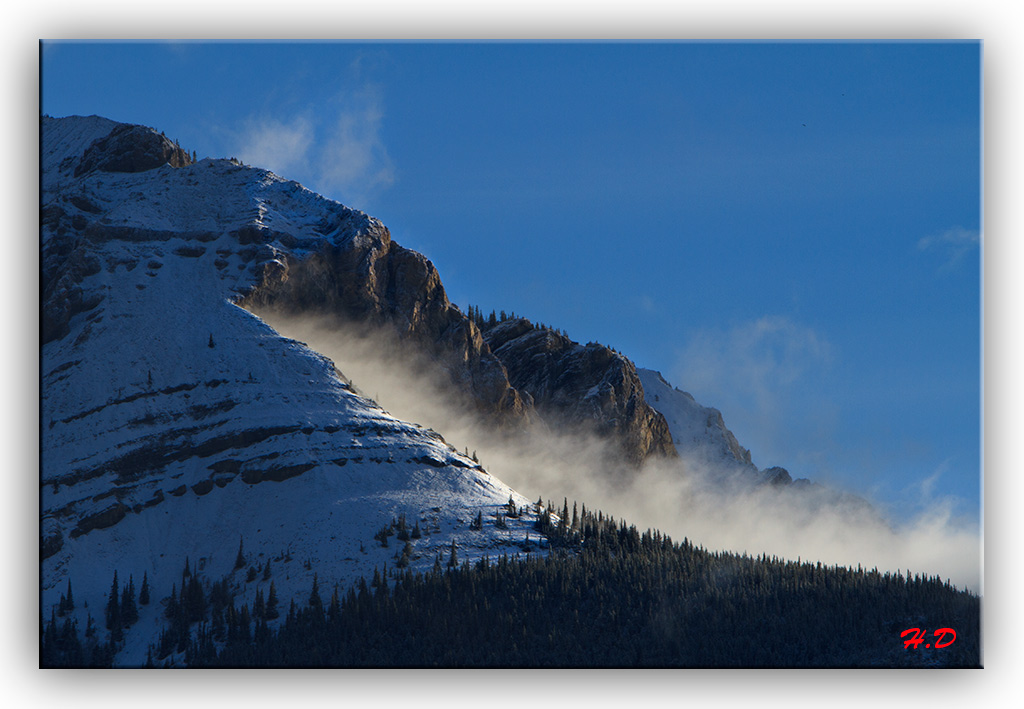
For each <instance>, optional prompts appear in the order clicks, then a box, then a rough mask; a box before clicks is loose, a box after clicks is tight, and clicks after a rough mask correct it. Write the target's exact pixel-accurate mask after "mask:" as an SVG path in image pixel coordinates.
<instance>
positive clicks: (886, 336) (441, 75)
mask: <svg viewBox="0 0 1024 709" xmlns="http://www.w3.org/2000/svg"><path fill="white" fill-rule="evenodd" d="M42 59H43V63H42V110H43V111H44V112H46V113H48V114H50V115H53V116H64V115H70V114H81V115H88V114H93V113H96V114H100V115H104V116H107V117H109V118H113V119H116V120H122V121H127V122H133V123H143V124H146V125H151V126H154V127H156V128H158V129H160V130H163V131H164V132H165V133H166V134H167V135H168V136H170V137H173V138H177V139H178V140H179V141H180V143H181V144H182V146H184V147H186V148H188V149H190V150H192V149H194V150H195V151H196V152H197V153H198V154H199V156H200V157H203V156H214V157H229V156H236V157H239V158H241V159H243V160H245V161H246V162H249V163H251V164H256V165H260V166H264V167H269V168H271V169H273V170H275V171H276V172H278V173H279V174H281V175H283V176H285V177H289V178H292V179H296V180H298V181H299V182H301V183H303V184H304V185H306V186H307V187H310V188H311V189H314V190H316V191H318V192H322V193H323V194H325V195H327V196H329V197H332V198H335V199H338V200H340V201H342V202H344V203H346V204H348V205H350V206H353V207H356V208H359V209H363V210H364V211H367V212H369V213H371V214H373V215H374V216H377V217H379V218H380V219H381V220H382V221H383V222H384V223H385V224H386V225H387V226H388V227H389V228H390V229H391V233H392V235H393V237H394V238H395V240H396V241H398V242H399V243H401V244H402V245H404V246H408V247H410V248H414V249H416V250H418V251H421V252H423V253H424V254H426V255H427V256H428V257H429V258H431V259H432V260H433V261H434V263H435V264H436V265H437V267H438V269H439V270H440V273H441V277H442V279H443V281H444V283H445V286H446V288H447V289H448V292H449V296H450V297H451V298H452V300H453V301H455V302H456V303H457V304H459V305H460V306H462V307H463V308H465V306H466V305H467V304H468V303H473V304H474V305H479V306H480V307H481V308H483V309H484V310H485V311H487V310H490V309H497V310H500V309H505V310H508V311H513V310H514V311H515V312H516V313H518V314H521V315H524V316H527V317H530V318H532V319H534V320H539V321H542V322H545V323H548V324H551V325H554V326H556V327H558V328H562V329H565V330H566V331H567V332H568V334H569V335H570V336H571V337H573V338H574V339H577V340H580V341H583V342H586V341H589V340H596V341H600V342H603V343H606V344H610V345H612V346H614V347H615V348H617V349H618V350H620V351H621V352H623V353H624V354H626V355H628V356H629V357H631V358H632V359H633V360H634V361H635V362H636V363H637V365H638V366H644V367H650V368H652V369H657V370H659V371H661V372H662V373H663V374H664V375H665V376H666V378H667V379H668V380H669V381H670V382H672V383H673V384H674V385H676V386H678V387H679V388H681V389H684V390H687V391H690V392H691V393H693V394H694V396H696V397H697V399H698V401H701V402H702V403H704V404H705V405H710V406H715V407H717V408H719V409H721V410H722V412H723V415H724V416H725V420H726V423H727V424H728V425H729V426H730V427H731V428H732V429H733V431H734V432H735V433H736V434H737V436H738V438H739V439H740V441H741V442H742V443H743V444H744V445H745V446H747V447H749V448H750V449H751V452H752V455H753V458H754V461H755V462H756V463H757V464H758V465H760V466H762V467H765V466H769V465H783V466H785V467H787V468H788V469H789V470H790V471H791V473H792V474H793V475H794V477H810V478H812V479H816V480H825V481H831V482H833V483H835V484H839V485H842V486H844V487H847V488H849V489H852V490H855V491H859V492H862V493H864V494H867V495H868V496H870V497H872V498H873V499H876V500H880V501H882V502H884V503H886V504H888V505H890V506H891V507H892V509H893V510H901V509H905V510H907V511H914V512H916V511H919V510H921V509H925V508H926V507H928V506H929V505H930V504H931V503H933V502H935V501H936V500H938V499H939V498H942V497H944V496H955V497H956V498H957V499H958V500H959V501H960V502H959V504H958V506H957V508H956V509H957V511H958V512H959V513H961V514H964V515H966V516H968V517H972V518H976V517H977V515H978V510H977V506H978V500H979V474H980V462H979V458H980V453H979V451H980V443H979V438H980V436H979V431H980V422H979V417H980V406H979V404H980V401H979V400H980V359H979V354H980V327H981V324H980V323H981V318H980V290H979V289H980V264H979V259H980V228H981V223H980V213H981V182H980V175H981V170H980V160H981V130H980V104H981V46H980V44H978V43H822V44H816V43H810V42H797V43H785V44H774V43H713V42H699V43H646V44H627V43H599V44H591V43H570V44H553V43H541V44H535V43H534V44H525V43H513V44H468V43H460V44H444V43H430V44H407V43H389V44H376V45H370V44H356V43H331V44H310V43H300V44H285V43H278V44H248V43H228V44H211V43H172V42H162V43H157V44H142V43H119V44H102V43H95V42H94V43H46V44H44V49H43V54H42Z"/></svg>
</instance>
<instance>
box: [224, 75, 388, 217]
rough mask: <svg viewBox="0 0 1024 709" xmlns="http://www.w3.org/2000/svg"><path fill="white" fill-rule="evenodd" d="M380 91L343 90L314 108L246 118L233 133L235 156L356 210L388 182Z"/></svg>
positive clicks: (363, 206) (367, 88)
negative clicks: (319, 107) (294, 112)
mask: <svg viewBox="0 0 1024 709" xmlns="http://www.w3.org/2000/svg"><path fill="white" fill-rule="evenodd" d="M383 123H384V109H383V101H382V98H381V93H380V91H379V90H378V89H376V88H375V87H374V86H372V85H364V86H362V87H360V88H359V89H356V90H351V91H346V92H343V93H341V94H340V95H338V96H337V97H336V100H335V101H331V102H329V103H328V107H327V108H325V109H321V110H318V111H311V110H310V111H306V112H305V113H303V114H301V115H292V116H289V117H287V118H284V119H282V118H279V117H277V116H270V115H262V116H259V117H253V118H250V119H249V120H248V121H247V122H246V124H245V125H244V126H243V129H242V131H241V132H240V133H239V134H238V135H237V138H236V143H237V145H238V146H239V147H238V148H237V154H238V157H240V158H241V159H242V160H244V161H245V162H247V163H250V164H253V165H258V166H260V167H266V168H268V169H270V170H272V171H274V172H276V173H278V174H279V175H281V176H282V177H286V178H290V179H296V180H298V181H299V182H302V183H304V184H306V185H307V186H308V187H310V188H312V189H315V190H316V191H318V192H320V193H322V194H324V195H326V196H328V197H331V198H333V199H337V200H340V201H342V202H344V203H346V204H347V205H349V206H352V207H355V208H357V209H365V208H366V203H367V202H368V201H369V200H371V199H372V198H373V197H374V196H375V195H377V194H379V193H380V192H381V191H382V190H384V189H386V188H387V187H389V186H391V185H392V184H393V183H394V180H395V177H394V165H393V163H392V161H391V157H390V156H389V155H388V151H387V148H386V146H385V145H384V141H383V138H382V127H383Z"/></svg>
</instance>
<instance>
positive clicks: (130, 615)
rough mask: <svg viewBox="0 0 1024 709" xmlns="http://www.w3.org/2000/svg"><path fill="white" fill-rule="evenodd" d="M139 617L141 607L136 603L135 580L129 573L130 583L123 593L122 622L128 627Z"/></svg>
mask: <svg viewBox="0 0 1024 709" xmlns="http://www.w3.org/2000/svg"><path fill="white" fill-rule="evenodd" d="M138 619H139V609H138V606H136V605H135V580H134V579H133V578H132V576H131V574H129V575H128V585H127V586H125V587H124V591H123V592H122V593H121V624H122V625H123V626H124V627H125V628H128V627H130V626H131V625H133V624H134V623H135V621H137V620H138Z"/></svg>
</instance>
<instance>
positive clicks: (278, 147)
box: [239, 116, 314, 177]
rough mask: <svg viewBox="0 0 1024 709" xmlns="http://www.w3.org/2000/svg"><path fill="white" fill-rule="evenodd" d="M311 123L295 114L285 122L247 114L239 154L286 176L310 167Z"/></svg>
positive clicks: (249, 161)
mask: <svg viewBox="0 0 1024 709" xmlns="http://www.w3.org/2000/svg"><path fill="white" fill-rule="evenodd" d="M313 137H314V136H313V124H312V121H310V119H308V118H305V117H302V116H297V117H295V118H293V119H292V120H291V121H290V122H288V123H284V122H282V121H280V120H277V119H275V118H260V119H254V118H250V119H249V121H247V122H246V124H245V127H244V128H243V131H242V135H241V142H242V147H241V149H240V150H239V155H240V156H241V158H242V159H243V160H245V161H246V162H248V163H251V164H253V165H259V166H260V167H265V168H267V169H268V170H272V171H273V172H276V173H278V174H279V175H283V176H285V177H287V176H289V175H290V174H292V173H297V172H305V171H307V170H308V169H309V155H310V148H311V146H312V145H313Z"/></svg>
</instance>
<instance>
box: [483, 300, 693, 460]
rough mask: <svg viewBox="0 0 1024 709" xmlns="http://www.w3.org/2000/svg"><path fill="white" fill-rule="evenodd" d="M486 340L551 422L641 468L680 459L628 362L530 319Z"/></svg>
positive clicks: (501, 326)
mask: <svg viewBox="0 0 1024 709" xmlns="http://www.w3.org/2000/svg"><path fill="white" fill-rule="evenodd" d="M484 338H485V340H486V342H487V344H488V345H490V347H491V350H492V351H493V352H494V354H495V355H496V356H497V357H498V359H499V360H501V363H502V364H503V365H505V369H506V371H507V372H508V377H509V381H510V382H511V383H512V386H514V387H516V389H518V390H520V391H524V392H527V393H529V394H530V396H532V397H533V400H534V403H535V405H536V407H537V409H538V411H539V412H540V413H541V415H542V416H543V417H544V418H545V419H546V420H549V421H554V422H558V423H562V424H569V425H573V426H582V427H584V428H585V429H589V430H592V431H594V432H596V433H597V434H598V435H601V436H605V437H609V438H611V439H613V440H614V441H615V442H617V443H618V444H619V446H620V447H621V449H622V451H623V453H624V454H625V457H626V459H627V460H629V461H630V462H632V463H634V464H637V465H639V464H642V463H643V462H644V461H645V460H647V459H648V458H651V457H676V455H677V452H676V449H675V446H674V445H673V444H672V435H671V433H670V431H669V427H668V424H667V423H666V421H665V417H664V416H662V415H661V414H660V413H658V412H657V411H655V410H654V409H653V408H651V407H650V406H649V405H648V404H647V402H646V401H645V400H644V390H643V385H642V384H641V383H640V378H639V377H638V375H637V372H636V367H635V366H634V364H633V363H632V362H631V361H630V360H629V359H627V358H626V357H623V356H622V355H620V354H618V353H617V352H614V351H613V350H611V349H610V348H608V347H605V346H604V345H599V344H596V343H590V344H587V345H585V346H584V345H581V344H579V343H577V342H573V341H572V340H570V339H569V338H568V337H566V336H565V335H562V334H559V333H557V332H554V331H552V330H549V329H546V328H539V327H536V326H534V325H533V323H531V322H530V321H529V320H526V319H524V318H515V319H512V320H505V321H503V322H499V323H498V324H496V325H495V326H493V327H489V328H488V329H487V330H486V331H485V333H484Z"/></svg>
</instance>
